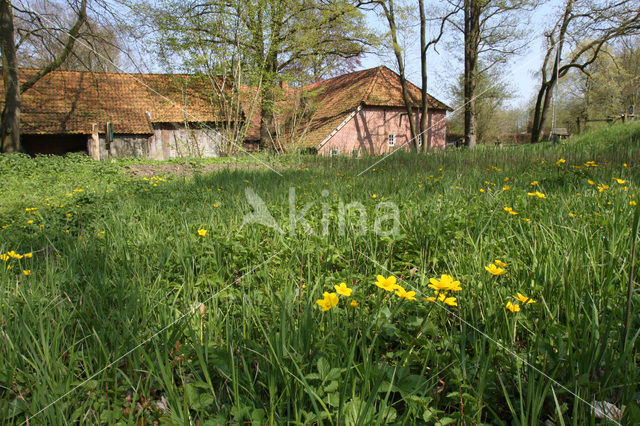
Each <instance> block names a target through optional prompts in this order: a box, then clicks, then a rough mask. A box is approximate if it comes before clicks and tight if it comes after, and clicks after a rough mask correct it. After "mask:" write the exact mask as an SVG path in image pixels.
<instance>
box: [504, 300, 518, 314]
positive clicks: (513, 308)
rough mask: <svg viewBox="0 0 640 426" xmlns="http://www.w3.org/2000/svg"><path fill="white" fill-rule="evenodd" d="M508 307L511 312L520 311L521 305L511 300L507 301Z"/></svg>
mask: <svg viewBox="0 0 640 426" xmlns="http://www.w3.org/2000/svg"><path fill="white" fill-rule="evenodd" d="M507 309H508V310H510V311H511V312H520V305H518V304H517V303H515V304H514V303H511V302H507Z"/></svg>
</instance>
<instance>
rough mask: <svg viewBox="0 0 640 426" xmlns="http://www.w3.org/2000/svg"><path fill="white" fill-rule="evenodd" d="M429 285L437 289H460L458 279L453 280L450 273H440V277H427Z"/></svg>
mask: <svg viewBox="0 0 640 426" xmlns="http://www.w3.org/2000/svg"><path fill="white" fill-rule="evenodd" d="M429 282H430V283H431V284H429V287H431V288H432V289H434V290H437V291H460V290H462V287H460V281H455V280H454V279H453V277H452V276H451V275H447V274H442V275H441V276H440V279H439V280H438V279H437V278H429Z"/></svg>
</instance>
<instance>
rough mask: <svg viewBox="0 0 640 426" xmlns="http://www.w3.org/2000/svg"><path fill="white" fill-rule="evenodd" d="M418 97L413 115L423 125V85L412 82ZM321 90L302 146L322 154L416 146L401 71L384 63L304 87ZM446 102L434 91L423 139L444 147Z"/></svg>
mask: <svg viewBox="0 0 640 426" xmlns="http://www.w3.org/2000/svg"><path fill="white" fill-rule="evenodd" d="M407 84H408V86H409V87H408V88H409V94H410V97H411V98H412V99H413V100H414V102H413V105H412V106H413V108H414V110H413V120H415V123H416V130H418V129H419V128H420V126H419V121H420V114H421V112H420V103H419V99H420V98H421V92H420V89H419V88H418V87H417V86H415V85H414V84H412V83H410V82H407ZM304 90H307V91H316V90H317V91H318V92H319V94H318V95H317V100H316V103H317V109H316V110H315V113H314V114H313V116H312V117H311V120H310V121H309V123H308V125H307V126H306V128H305V132H306V134H305V137H301V138H299V140H300V141H301V143H300V146H301V147H303V148H312V149H315V150H317V152H318V154H321V155H337V154H339V155H361V154H364V153H368V154H373V155H380V154H384V153H386V152H390V151H392V150H394V149H398V147H402V149H405V150H409V149H411V144H410V143H408V142H409V141H410V139H411V131H410V127H409V122H408V114H407V111H406V108H405V105H404V100H403V98H402V88H401V85H400V76H399V75H398V74H396V73H395V72H393V71H392V70H390V69H389V68H387V67H384V66H380V67H377V68H371V69H367V70H364V71H356V72H352V73H349V74H344V75H341V76H338V77H335V78H331V79H328V80H324V81H320V82H318V83H314V84H311V85H308V86H305V87H304ZM450 110H451V108H449V107H448V106H447V105H445V104H444V103H442V102H440V101H439V100H437V99H435V98H434V97H432V96H430V95H429V98H428V112H427V114H428V117H427V129H428V130H427V131H426V133H425V135H423V137H421V138H419V139H418V143H419V144H421V143H422V141H426V143H427V146H430V147H432V148H444V147H445V140H446V113H447V111H450Z"/></svg>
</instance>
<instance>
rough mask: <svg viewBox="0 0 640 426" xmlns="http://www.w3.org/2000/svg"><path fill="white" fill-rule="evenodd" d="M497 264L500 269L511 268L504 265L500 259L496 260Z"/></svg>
mask: <svg viewBox="0 0 640 426" xmlns="http://www.w3.org/2000/svg"><path fill="white" fill-rule="evenodd" d="M495 264H496V266H499V267H501V268H506V267H507V266H509V265H507V264H506V263H504V262H503V261H502V260H500V259H496V260H495Z"/></svg>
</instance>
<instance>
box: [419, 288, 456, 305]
mask: <svg viewBox="0 0 640 426" xmlns="http://www.w3.org/2000/svg"><path fill="white" fill-rule="evenodd" d="M436 296H437V298H436V297H425V299H424V300H428V301H429V302H435V301H436V300H439V301H441V302H442V303H444V304H446V305H449V306H458V302H457V301H456V298H455V297H453V296H450V297H447V293H438V292H437V291H436Z"/></svg>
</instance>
